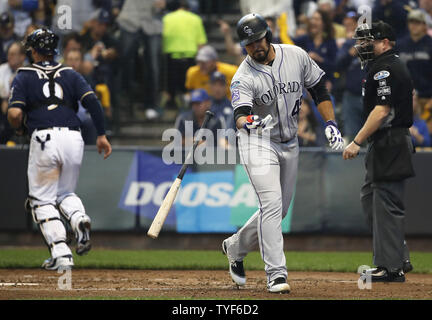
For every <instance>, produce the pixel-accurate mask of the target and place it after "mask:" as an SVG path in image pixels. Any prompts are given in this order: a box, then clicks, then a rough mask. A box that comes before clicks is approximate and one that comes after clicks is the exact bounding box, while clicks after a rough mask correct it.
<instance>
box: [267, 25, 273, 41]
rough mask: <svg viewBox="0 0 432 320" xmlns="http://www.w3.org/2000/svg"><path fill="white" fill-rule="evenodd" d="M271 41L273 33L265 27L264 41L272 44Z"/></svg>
mask: <svg viewBox="0 0 432 320" xmlns="http://www.w3.org/2000/svg"><path fill="white" fill-rule="evenodd" d="M272 39H273V33H272V31H271V29H270V27H267V33H266V40H267V42H268V43H270V42H272Z"/></svg>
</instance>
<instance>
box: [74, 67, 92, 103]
mask: <svg viewBox="0 0 432 320" xmlns="http://www.w3.org/2000/svg"><path fill="white" fill-rule="evenodd" d="M73 75H74V90H75V99H76V100H80V101H81V102H82V100H83V99H84V97H85V96H86V95H89V94H92V93H93V94H94V91H93V89H92V88H91V87H90V85H89V84H88V82H87V81H86V80H85V79H84V77H83V76H82V75H80V74H79V73H78V72H75V71H73Z"/></svg>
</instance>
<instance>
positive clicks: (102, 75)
mask: <svg viewBox="0 0 432 320" xmlns="http://www.w3.org/2000/svg"><path fill="white" fill-rule="evenodd" d="M111 23H112V19H111V14H110V12H109V11H107V10H105V9H99V10H98V11H96V13H95V15H94V18H93V19H92V20H91V21H90V24H89V26H90V27H89V29H88V30H87V32H85V33H84V34H83V35H82V37H81V43H82V46H83V50H84V52H85V55H84V61H85V63H86V64H85V65H87V64H88V62H90V63H91V65H92V67H93V70H92V75H93V79H94V81H95V82H96V83H97V84H100V83H105V84H106V85H107V86H108V89H109V92H110V93H111V96H112V95H113V93H115V92H116V90H115V83H114V73H115V72H116V71H117V70H116V67H117V65H116V64H115V62H116V61H117V57H118V55H119V45H118V41H117V39H116V38H114V37H113V36H112V35H111V34H109V33H108V28H109V26H110V25H111ZM85 73H86V74H90V73H91V71H90V70H85ZM112 98H113V99H114V97H112ZM113 99H111V100H113ZM110 104H111V103H110Z"/></svg>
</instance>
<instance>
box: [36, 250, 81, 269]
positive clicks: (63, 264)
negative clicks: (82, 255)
mask: <svg viewBox="0 0 432 320" xmlns="http://www.w3.org/2000/svg"><path fill="white" fill-rule="evenodd" d="M73 265H74V263H73V258H72V255H70V254H68V255H66V256H62V257H58V258H55V259H53V258H48V259H46V260H45V261H44V262H43V263H42V268H44V269H45V270H59V269H60V270H70V269H72V267H73Z"/></svg>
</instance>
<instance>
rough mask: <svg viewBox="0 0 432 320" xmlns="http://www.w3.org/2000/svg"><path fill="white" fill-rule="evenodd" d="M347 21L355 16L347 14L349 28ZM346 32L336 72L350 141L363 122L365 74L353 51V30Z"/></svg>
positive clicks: (345, 20)
mask: <svg viewBox="0 0 432 320" xmlns="http://www.w3.org/2000/svg"><path fill="white" fill-rule="evenodd" d="M347 20H349V21H357V15H356V14H355V13H354V14H352V13H348V14H347V17H346V18H345V19H344V24H345V25H348V26H349V27H351V23H348V22H347ZM354 29H355V27H354ZM346 31H347V32H346V34H347V38H346V40H345V42H344V44H343V45H342V47H341V48H340V49H339V51H338V54H337V58H336V71H337V72H339V73H340V74H341V76H342V77H343V80H342V81H340V84H341V86H342V89H343V94H342V119H343V128H344V136H345V137H346V138H347V139H348V140H349V141H351V140H352V139H354V136H355V135H356V134H357V132H358V131H359V130H360V129H361V127H362V126H363V124H364V121H365V118H364V113H363V99H362V92H361V90H362V88H361V83H362V80H363V79H364V78H365V75H366V74H365V71H364V70H362V69H361V67H360V60H359V59H358V58H357V52H356V50H355V49H354V45H355V40H353V39H352V35H353V33H352V31H353V30H351V29H347V30H346Z"/></svg>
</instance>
